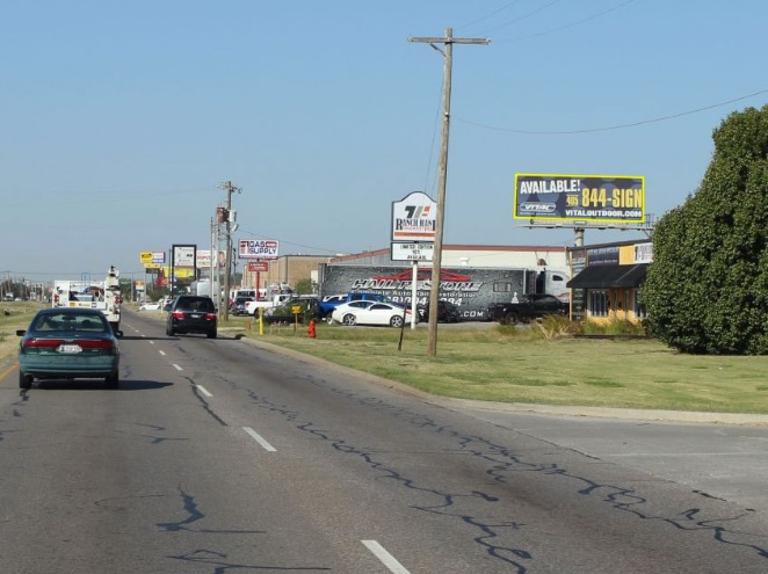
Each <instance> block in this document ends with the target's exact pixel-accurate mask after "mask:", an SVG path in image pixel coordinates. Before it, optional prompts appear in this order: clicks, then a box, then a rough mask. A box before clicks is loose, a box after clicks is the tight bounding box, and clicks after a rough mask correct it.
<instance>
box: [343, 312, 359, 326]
mask: <svg viewBox="0 0 768 574" xmlns="http://www.w3.org/2000/svg"><path fill="white" fill-rule="evenodd" d="M341 322H342V323H343V324H344V325H346V326H347V327H353V326H354V325H355V323H357V317H355V316H354V315H353V314H352V313H347V314H346V315H344V317H342V319H341Z"/></svg>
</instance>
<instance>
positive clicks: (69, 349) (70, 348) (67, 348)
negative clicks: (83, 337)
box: [56, 345, 83, 355]
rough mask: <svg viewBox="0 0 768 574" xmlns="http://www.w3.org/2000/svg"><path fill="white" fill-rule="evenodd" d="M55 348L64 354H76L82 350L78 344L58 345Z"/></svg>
mask: <svg viewBox="0 0 768 574" xmlns="http://www.w3.org/2000/svg"><path fill="white" fill-rule="evenodd" d="M56 350H57V351H58V352H59V353H62V354H64V355H76V354H77V353H82V352H83V349H82V347H81V346H80V345H59V347H58V348H57V349H56Z"/></svg>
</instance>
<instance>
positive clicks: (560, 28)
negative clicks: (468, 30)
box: [494, 0, 637, 44]
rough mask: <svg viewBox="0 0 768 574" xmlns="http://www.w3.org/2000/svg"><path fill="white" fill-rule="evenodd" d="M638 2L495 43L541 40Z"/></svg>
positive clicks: (633, 0)
mask: <svg viewBox="0 0 768 574" xmlns="http://www.w3.org/2000/svg"><path fill="white" fill-rule="evenodd" d="M636 1H637V0H625V1H624V2H620V3H619V4H615V5H613V6H611V7H609V8H606V9H605V10H603V11H602V12H596V13H595V14H592V15H590V16H587V17H586V18H582V19H581V20H576V21H574V22H570V23H568V24H563V25H562V26H558V27H556V28H550V29H549V30H543V31H541V32H536V33H534V34H529V35H527V36H518V37H517V38H501V39H498V40H494V43H500V44H510V43H515V42H522V41H523V40H530V39H532V38H539V37H541V36H546V35H547V34H552V33H553V32H561V31H562V30H567V29H569V28H573V27H575V26H579V25H580V24H585V23H587V22H590V21H592V20H596V19H597V18H600V17H601V16H605V15H606V14H610V13H611V12H615V11H616V10H619V9H621V8H624V7H625V6H628V5H630V4H632V3H634V2H636Z"/></svg>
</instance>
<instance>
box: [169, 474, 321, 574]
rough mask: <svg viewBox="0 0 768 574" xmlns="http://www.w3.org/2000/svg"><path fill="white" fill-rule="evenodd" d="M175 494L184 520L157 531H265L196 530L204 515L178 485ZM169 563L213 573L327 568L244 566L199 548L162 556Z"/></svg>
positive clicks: (250, 532)
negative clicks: (203, 567)
mask: <svg viewBox="0 0 768 574" xmlns="http://www.w3.org/2000/svg"><path fill="white" fill-rule="evenodd" d="M178 495H179V497H180V499H181V503H182V508H183V511H184V512H185V513H186V517H185V518H183V519H181V520H177V521H175V522H158V523H157V524H156V526H157V527H158V528H159V530H160V531H161V532H185V533H193V534H215V535H246V536H251V535H254V534H267V531H266V530H246V529H212V528H200V527H198V526H197V523H198V522H200V521H202V520H205V518H206V514H204V513H203V512H202V511H201V510H200V505H199V504H198V502H197V500H196V499H195V497H194V496H192V495H191V494H190V493H188V492H187V491H185V490H184V488H183V487H182V486H179V487H178ZM166 558H170V559H173V560H178V561H181V562H186V563H189V564H204V565H208V566H211V567H213V570H212V573H213V574H226V572H228V571H229V570H237V571H242V570H245V571H247V570H253V571H264V570H268V571H277V572H326V571H330V570H331V568H326V567H322V566H282V565H277V564H248V563H244V562H234V561H232V560H230V559H229V556H228V555H227V554H226V553H224V552H220V551H218V550H211V549H206V548H199V549H196V550H192V551H189V552H186V553H183V554H177V555H170V556H166Z"/></svg>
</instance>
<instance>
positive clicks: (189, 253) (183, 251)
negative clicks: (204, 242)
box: [173, 245, 197, 267]
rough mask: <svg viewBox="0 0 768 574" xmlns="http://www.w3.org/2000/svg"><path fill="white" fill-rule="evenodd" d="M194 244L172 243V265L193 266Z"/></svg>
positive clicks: (195, 248)
mask: <svg viewBox="0 0 768 574" xmlns="http://www.w3.org/2000/svg"><path fill="white" fill-rule="evenodd" d="M196 250H197V246H195V245H174V246H173V266H174V267H194V266H195V252H196Z"/></svg>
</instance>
